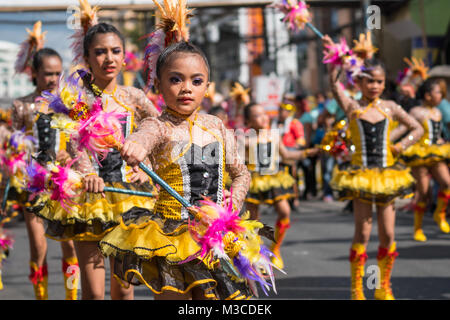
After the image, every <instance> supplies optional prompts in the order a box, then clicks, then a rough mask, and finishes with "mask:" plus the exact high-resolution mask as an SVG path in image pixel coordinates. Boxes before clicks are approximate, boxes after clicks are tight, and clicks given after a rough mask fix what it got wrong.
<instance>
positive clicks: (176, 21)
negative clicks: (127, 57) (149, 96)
mask: <svg viewBox="0 0 450 320" xmlns="http://www.w3.org/2000/svg"><path fill="white" fill-rule="evenodd" d="M153 2H154V3H155V5H156V6H157V8H158V11H157V13H158V14H159V16H160V20H161V22H160V23H158V24H157V25H156V30H155V31H154V32H152V33H150V34H149V35H147V36H144V38H149V41H148V44H147V46H146V47H145V57H144V68H145V70H146V71H147V72H148V75H147V90H148V89H150V88H151V87H152V86H153V85H154V80H155V78H156V62H157V60H158V57H159V55H160V54H161V52H162V51H163V50H164V48H166V47H167V46H169V45H171V44H173V43H176V42H180V41H189V28H188V27H187V25H188V24H189V19H190V17H191V16H192V11H193V10H191V9H188V8H187V0H164V2H163V4H162V5H161V4H160V3H159V2H158V1H157V0H153Z"/></svg>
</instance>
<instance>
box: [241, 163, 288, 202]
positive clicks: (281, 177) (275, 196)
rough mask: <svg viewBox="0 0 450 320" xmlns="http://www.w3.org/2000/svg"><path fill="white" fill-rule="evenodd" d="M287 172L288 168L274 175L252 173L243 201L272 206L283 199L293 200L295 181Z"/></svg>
mask: <svg viewBox="0 0 450 320" xmlns="http://www.w3.org/2000/svg"><path fill="white" fill-rule="evenodd" d="M288 170H289V168H288V167H285V169H284V170H280V171H278V173H276V174H274V175H260V174H259V173H257V172H252V180H251V183H250V189H249V192H248V194H247V198H246V199H245V201H246V202H248V203H254V204H263V203H264V204H273V203H275V202H277V201H280V200H283V199H291V198H293V197H294V196H295V195H294V184H295V179H294V178H293V177H292V176H291V174H290V173H289V171H288Z"/></svg>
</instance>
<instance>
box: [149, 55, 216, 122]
mask: <svg viewBox="0 0 450 320" xmlns="http://www.w3.org/2000/svg"><path fill="white" fill-rule="evenodd" d="M208 80H209V79H208V69H207V66H206V64H205V62H204V60H203V58H202V57H201V56H200V55H198V54H193V53H184V52H179V53H175V54H174V55H173V56H171V57H169V60H168V61H167V63H166V65H164V67H163V68H162V69H161V77H160V79H156V80H155V86H156V88H157V89H158V90H159V91H160V92H161V94H162V95H163V98H164V101H165V103H166V105H167V107H169V108H170V109H172V110H174V111H176V112H178V113H180V114H183V115H190V114H191V113H192V112H194V111H195V109H197V107H198V106H200V104H201V102H202V100H203V98H204V97H205V93H206V90H207V89H208V86H209V82H208Z"/></svg>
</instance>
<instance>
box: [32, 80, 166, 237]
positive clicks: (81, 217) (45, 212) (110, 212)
mask: <svg viewBox="0 0 450 320" xmlns="http://www.w3.org/2000/svg"><path fill="white" fill-rule="evenodd" d="M102 100H103V105H104V106H105V107H106V106H107V105H111V104H113V109H114V110H117V109H119V108H121V107H122V108H123V109H125V110H126V111H128V115H127V116H126V118H124V119H122V120H123V124H122V127H123V132H124V136H125V137H127V136H128V135H130V134H131V133H132V132H133V130H134V128H135V127H136V125H137V124H138V123H139V122H140V121H142V120H143V119H145V118H147V117H152V116H156V115H157V114H158V112H157V111H156V109H155V108H154V106H153V105H152V103H151V102H150V101H149V100H148V99H147V98H146V96H145V94H144V92H143V91H142V90H139V89H136V88H132V87H123V86H117V87H116V89H115V90H114V92H113V93H111V94H107V93H103V95H102ZM67 151H68V152H69V154H70V156H71V157H72V159H78V160H77V161H75V163H74V165H73V169H75V170H77V171H79V172H80V173H82V174H84V175H91V174H96V175H98V176H99V177H101V178H102V179H103V180H104V182H105V186H110V187H115V188H121V189H131V190H141V191H146V192H152V193H153V194H155V196H156V190H155V189H154V187H153V185H152V184H151V183H145V184H144V185H142V186H139V185H137V184H132V183H129V180H128V179H129V175H130V174H131V168H130V167H128V166H127V165H126V163H125V162H124V161H123V160H122V158H121V156H120V153H119V152H118V151H111V152H109V154H108V156H107V157H106V158H105V159H103V160H101V161H100V165H99V164H98V163H97V162H96V161H95V160H94V159H93V158H92V157H91V156H89V155H88V154H87V153H86V152H80V151H78V149H77V144H76V142H75V141H74V140H73V139H70V140H69V142H68V145H67ZM73 201H74V202H75V203H76V205H74V206H71V207H70V210H67V209H66V208H63V207H62V206H61V204H60V203H59V202H57V201H48V202H47V203H46V204H45V206H44V207H43V208H39V209H38V210H36V212H35V213H36V214H37V215H38V216H39V217H42V218H43V219H45V221H46V222H47V229H46V236H47V237H49V238H52V239H55V240H70V239H72V240H77V241H98V240H100V239H101V238H102V237H103V236H104V235H105V234H106V233H107V232H108V231H109V230H111V229H112V228H113V227H114V226H116V225H117V224H118V223H119V217H120V215H121V214H122V213H123V212H125V211H127V210H129V209H130V208H132V207H138V208H147V209H150V208H152V207H153V205H154V201H155V200H154V198H146V197H141V196H129V195H125V194H120V193H114V192H106V193H105V197H103V196H102V194H100V193H89V192H82V193H81V194H80V196H79V197H76V198H75V199H73Z"/></svg>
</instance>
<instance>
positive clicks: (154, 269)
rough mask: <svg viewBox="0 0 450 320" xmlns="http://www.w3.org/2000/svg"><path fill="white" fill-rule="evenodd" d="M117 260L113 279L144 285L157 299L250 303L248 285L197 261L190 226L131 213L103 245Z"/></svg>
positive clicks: (106, 253)
mask: <svg viewBox="0 0 450 320" xmlns="http://www.w3.org/2000/svg"><path fill="white" fill-rule="evenodd" d="M99 247H100V250H101V251H102V253H103V255H104V256H112V257H114V277H115V278H116V279H118V280H119V281H120V282H121V283H122V284H123V285H124V286H128V285H129V284H133V285H140V284H144V285H145V286H147V287H148V288H149V289H150V290H151V291H152V292H153V293H155V294H161V293H164V292H176V293H181V294H186V293H188V292H190V291H191V290H193V289H196V290H200V291H201V292H202V293H203V295H204V297H205V298H207V299H220V300H223V299H239V300H240V299H248V298H250V296H251V294H250V291H249V289H248V286H247V283H246V282H245V281H243V280H240V279H236V278H235V277H233V276H231V275H229V274H228V273H226V272H225V271H224V270H223V269H222V268H220V267H218V266H217V265H206V264H205V263H204V262H203V261H201V260H200V259H199V258H193V259H191V258H192V257H196V256H197V255H198V253H199V250H200V247H199V246H198V244H197V243H196V242H195V240H194V239H193V238H192V237H191V234H190V232H189V228H188V222H187V221H186V220H174V219H166V218H164V217H163V216H161V215H160V214H154V213H152V212H151V211H149V210H145V209H140V208H132V209H131V210H129V211H128V212H126V213H124V214H123V215H122V217H121V218H120V225H119V226H117V227H115V228H114V229H113V230H112V231H111V232H109V233H108V234H107V235H106V236H105V237H104V238H103V239H102V240H101V241H100V242H99Z"/></svg>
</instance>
